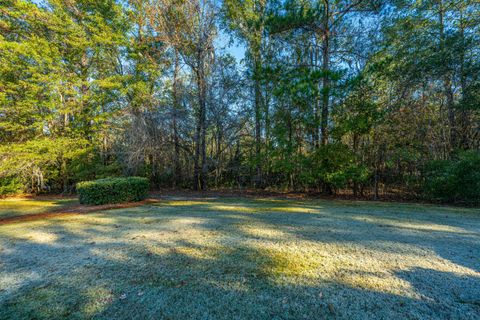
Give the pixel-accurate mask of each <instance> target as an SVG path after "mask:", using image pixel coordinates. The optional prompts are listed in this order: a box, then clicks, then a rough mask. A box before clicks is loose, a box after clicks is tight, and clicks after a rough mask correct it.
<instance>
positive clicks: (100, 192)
mask: <svg viewBox="0 0 480 320" xmlns="http://www.w3.org/2000/svg"><path fill="white" fill-rule="evenodd" d="M148 188H149V181H148V179H146V178H140V177H128V178H106V179H99V180H95V181H84V182H79V183H77V192H78V194H79V198H80V203H83V204H96V205H98V204H106V203H118V202H128V201H141V200H143V199H145V198H146V197H147V194H148Z"/></svg>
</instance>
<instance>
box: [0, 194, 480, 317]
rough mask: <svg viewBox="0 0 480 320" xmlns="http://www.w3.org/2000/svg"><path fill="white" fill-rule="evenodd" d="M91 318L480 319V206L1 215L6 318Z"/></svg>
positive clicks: (241, 206) (0, 210) (326, 205)
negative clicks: (24, 218)
mask: <svg viewBox="0 0 480 320" xmlns="http://www.w3.org/2000/svg"><path fill="white" fill-rule="evenodd" d="M24 201H26V202H28V201H29V200H24ZM25 206H26V208H30V206H29V205H28V204H25ZM20 208H23V205H21V207H18V208H17V209H15V207H14V209H12V208H11V207H9V206H1V207H0V215H5V214H7V215H8V214H12V212H13V211H16V212H18V211H21V213H22V214H23V213H24V212H23V209H20ZM28 210H30V209H28ZM32 210H36V209H32ZM85 318H94V319H325V318H327V319H329V318H331V319H479V318H480V210H478V209H461V208H447V207H435V206H427V205H407V204H390V203H378V204H374V203H368V202H347V201H320V200H319V201H315V200H301V201H300V200H274V199H244V198H235V199H233V198H231V199H230V198H218V199H217V198H201V199H189V200H186V199H181V198H177V199H174V198H168V199H163V200H162V201H160V202H159V203H156V204H151V205H145V206H142V207H136V208H129V209H118V210H109V211H102V212H98V213H92V214H87V215H76V216H70V217H68V216H64V217H55V218H50V219H44V220H37V221H28V222H22V223H14V224H5V225H0V319H85Z"/></svg>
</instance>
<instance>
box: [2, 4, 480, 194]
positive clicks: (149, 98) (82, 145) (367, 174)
mask: <svg viewBox="0 0 480 320" xmlns="http://www.w3.org/2000/svg"><path fill="white" fill-rule="evenodd" d="M479 25H480V4H479V3H478V1H474V0H422V1H414V0H318V1H317V0H286V1H285V0H224V1H213V0H126V1H115V0H101V1H92V0H79V1H73V0H47V1H38V0H35V1H26V0H7V1H2V2H1V3H0V194H10V193H18V192H34V193H46V192H47V193H48V192H60V193H72V192H75V184H76V183H77V182H79V181H85V180H93V179H98V178H104V177H112V176H132V175H135V176H144V177H147V178H148V179H149V181H150V183H151V186H152V188H188V189H196V190H206V189H217V188H235V189H237V188H241V189H243V188H255V189H263V190H265V189H266V190H277V191H278V190H282V191H313V192H319V193H324V194H328V195H333V194H342V195H343V194H348V195H354V196H359V197H360V196H362V197H372V198H382V197H390V196H393V197H397V198H398V197H415V198H422V199H429V200H435V201H437V200H439V201H447V202H461V203H478V201H479V199H480V191H479V190H480V176H479V174H480V173H479V172H480V153H479V148H480V124H479V123H480V122H479V109H480V45H479V43H480V27H479Z"/></svg>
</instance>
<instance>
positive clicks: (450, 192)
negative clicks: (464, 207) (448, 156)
mask: <svg viewBox="0 0 480 320" xmlns="http://www.w3.org/2000/svg"><path fill="white" fill-rule="evenodd" d="M425 192H426V194H427V196H428V197H429V198H430V199H433V200H438V201H442V202H457V203H466V204H479V203H480V152H478V151H467V152H462V153H460V154H458V155H457V156H456V157H455V158H453V159H452V160H442V161H433V162H430V163H429V164H428V166H427V168H426V172H425Z"/></svg>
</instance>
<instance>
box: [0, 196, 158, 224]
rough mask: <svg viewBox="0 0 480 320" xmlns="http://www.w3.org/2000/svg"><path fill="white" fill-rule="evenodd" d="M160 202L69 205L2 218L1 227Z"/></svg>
mask: <svg viewBox="0 0 480 320" xmlns="http://www.w3.org/2000/svg"><path fill="white" fill-rule="evenodd" d="M159 201H160V200H158V199H146V200H143V201H138V202H126V203H115V204H104V205H99V206H92V205H81V204H74V205H68V206H65V207H62V208H58V209H53V210H50V211H46V212H41V213H34V214H29V215H23V216H16V217H6V218H0V225H5V224H11V223H17V222H23V221H33V220H41V219H47V218H57V217H64V216H72V215H79V214H87V213H91V212H98V211H105V210H111V209H122V208H132V207H138V206H143V205H145V204H149V203H156V202H159Z"/></svg>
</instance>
